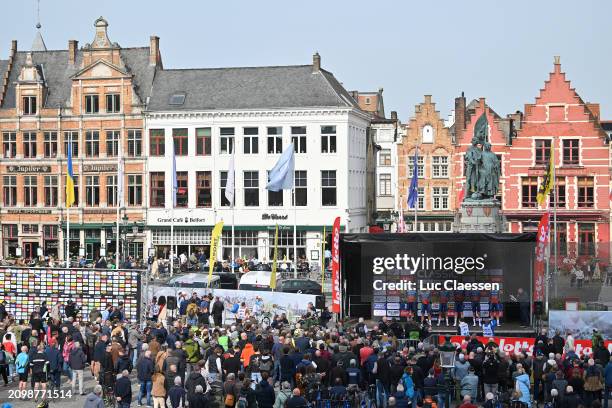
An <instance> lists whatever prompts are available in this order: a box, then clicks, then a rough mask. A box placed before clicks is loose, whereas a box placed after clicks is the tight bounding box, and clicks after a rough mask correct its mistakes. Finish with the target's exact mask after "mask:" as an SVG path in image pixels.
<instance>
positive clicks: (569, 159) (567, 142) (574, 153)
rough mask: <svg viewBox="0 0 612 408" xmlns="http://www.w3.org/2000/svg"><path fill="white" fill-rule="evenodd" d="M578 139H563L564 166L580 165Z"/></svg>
mask: <svg viewBox="0 0 612 408" xmlns="http://www.w3.org/2000/svg"><path fill="white" fill-rule="evenodd" d="M579 145H580V144H579V141H578V139H563V164H567V165H577V164H580V151H579V147H578V146H579Z"/></svg>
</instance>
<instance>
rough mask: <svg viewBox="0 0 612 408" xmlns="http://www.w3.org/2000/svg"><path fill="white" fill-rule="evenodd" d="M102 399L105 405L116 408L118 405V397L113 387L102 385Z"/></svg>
mask: <svg viewBox="0 0 612 408" xmlns="http://www.w3.org/2000/svg"><path fill="white" fill-rule="evenodd" d="M102 401H103V402H104V406H105V407H108V408H115V407H116V406H117V397H115V391H114V390H113V389H112V388H111V387H102Z"/></svg>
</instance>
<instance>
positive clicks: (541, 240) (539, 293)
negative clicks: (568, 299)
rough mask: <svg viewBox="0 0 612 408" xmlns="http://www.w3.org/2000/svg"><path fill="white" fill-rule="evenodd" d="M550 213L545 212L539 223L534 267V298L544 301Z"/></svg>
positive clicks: (536, 300)
mask: <svg viewBox="0 0 612 408" xmlns="http://www.w3.org/2000/svg"><path fill="white" fill-rule="evenodd" d="M548 218H549V215H548V213H547V212H546V213H544V215H542V218H541V219H540V224H539V225H538V235H537V237H536V259H535V266H534V269H533V300H534V302H542V301H543V300H544V280H545V279H544V275H545V269H546V260H545V258H546V248H547V246H548V228H549V227H548V225H549V224H548Z"/></svg>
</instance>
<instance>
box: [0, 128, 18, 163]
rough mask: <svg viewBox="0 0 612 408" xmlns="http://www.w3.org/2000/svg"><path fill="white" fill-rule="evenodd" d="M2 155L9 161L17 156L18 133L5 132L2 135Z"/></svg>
mask: <svg viewBox="0 0 612 408" xmlns="http://www.w3.org/2000/svg"><path fill="white" fill-rule="evenodd" d="M2 154H3V155H4V157H5V158H7V159H9V158H11V157H15V156H16V155H17V133H15V132H4V133H3V134H2Z"/></svg>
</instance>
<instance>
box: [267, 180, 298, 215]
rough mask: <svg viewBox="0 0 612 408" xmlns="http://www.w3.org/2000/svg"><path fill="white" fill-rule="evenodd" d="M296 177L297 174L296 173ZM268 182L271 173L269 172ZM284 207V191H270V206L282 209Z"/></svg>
mask: <svg viewBox="0 0 612 408" xmlns="http://www.w3.org/2000/svg"><path fill="white" fill-rule="evenodd" d="M294 176H295V173H294ZM268 180H270V172H269V171H268ZM282 205H283V190H280V191H272V190H268V206H269V207H281V206H282Z"/></svg>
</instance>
